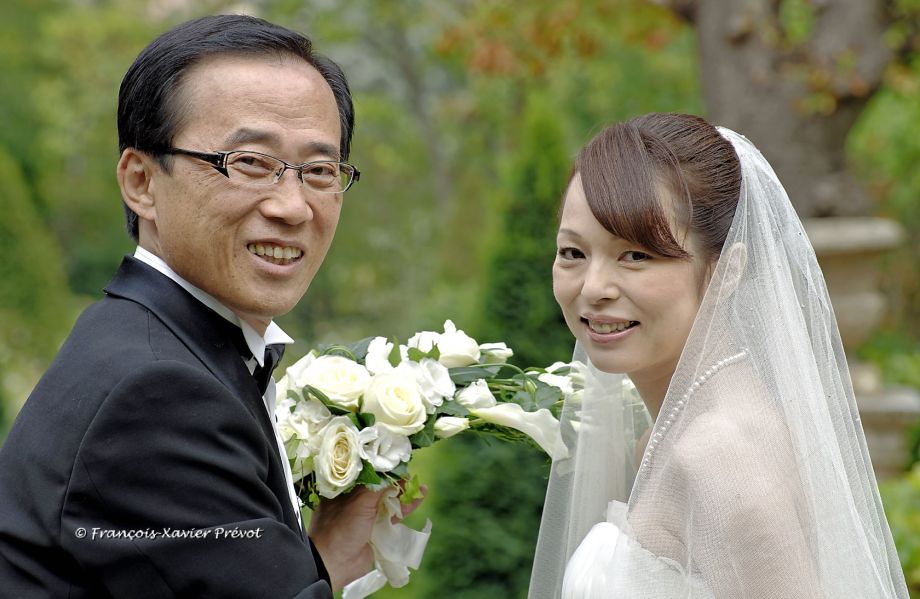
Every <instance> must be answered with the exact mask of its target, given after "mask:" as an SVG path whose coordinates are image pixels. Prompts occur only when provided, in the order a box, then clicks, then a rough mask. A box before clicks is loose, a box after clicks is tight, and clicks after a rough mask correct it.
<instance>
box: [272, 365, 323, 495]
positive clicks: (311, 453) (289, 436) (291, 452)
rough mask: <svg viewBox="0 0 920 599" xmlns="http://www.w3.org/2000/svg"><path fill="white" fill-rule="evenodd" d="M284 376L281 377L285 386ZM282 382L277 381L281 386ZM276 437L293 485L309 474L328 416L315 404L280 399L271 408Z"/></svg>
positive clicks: (303, 400)
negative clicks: (288, 463) (289, 463)
mask: <svg viewBox="0 0 920 599" xmlns="http://www.w3.org/2000/svg"><path fill="white" fill-rule="evenodd" d="M285 378H286V377H284V378H282V381H283V384H285V385H286V384H287V381H286V380H285ZM282 381H279V383H281V382H282ZM275 416H276V419H277V421H278V434H279V435H280V436H281V440H282V442H283V443H284V449H285V452H286V453H287V457H288V458H289V459H290V460H292V464H291V473H292V474H293V476H294V482H297V481H298V480H300V479H301V478H303V477H304V476H306V475H308V474H310V473H311V472H313V458H314V457H315V456H316V454H317V453H319V450H320V444H321V443H322V440H323V429H324V428H325V427H326V425H327V424H329V421H330V420H332V413H331V412H330V411H329V409H328V408H326V406H324V405H323V404H322V403H320V402H319V401H317V400H315V399H313V398H310V399H297V400H295V399H292V398H288V397H286V396H285V397H281V399H279V401H278V403H277V405H276V406H275Z"/></svg>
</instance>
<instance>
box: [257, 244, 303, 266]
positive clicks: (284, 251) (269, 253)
mask: <svg viewBox="0 0 920 599" xmlns="http://www.w3.org/2000/svg"><path fill="white" fill-rule="evenodd" d="M246 249H248V250H249V251H250V253H252V254H255V255H256V256H259V257H260V258H262V259H263V260H267V261H268V262H271V263H272V264H290V263H291V262H293V261H294V260H297V259H298V258H300V257H301V256H302V255H303V251H302V250H301V249H300V248H295V247H288V246H284V247H282V246H280V245H271V244H262V243H250V244H249V245H247V246H246Z"/></svg>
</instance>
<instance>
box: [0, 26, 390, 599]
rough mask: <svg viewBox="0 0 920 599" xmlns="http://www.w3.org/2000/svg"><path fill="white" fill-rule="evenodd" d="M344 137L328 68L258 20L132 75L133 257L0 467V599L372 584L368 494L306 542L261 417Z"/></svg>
mask: <svg viewBox="0 0 920 599" xmlns="http://www.w3.org/2000/svg"><path fill="white" fill-rule="evenodd" d="M353 122H354V119H353V110H352V103H351V97H350V94H349V90H348V85H347V83H346V81H345V77H344V75H343V74H342V72H341V70H340V69H339V68H338V67H337V66H336V65H335V64H334V63H332V62H330V61H328V60H327V59H325V58H322V57H320V56H318V55H316V54H314V53H313V52H312V50H311V47H310V42H309V40H307V39H306V38H304V37H302V36H300V35H299V34H296V33H294V32H292V31H289V30H287V29H284V28H282V27H278V26H276V25H273V24H270V23H267V22H265V21H262V20H259V19H254V18H251V17H244V16H219V17H207V18H204V19H199V20H196V21H192V22H189V23H185V24H183V25H180V26H179V27H176V28H175V29H173V30H171V31H169V32H167V33H165V34H163V35H162V36H160V37H159V38H158V39H157V40H155V41H154V42H153V43H152V44H151V45H150V46H148V47H147V48H146V49H145V50H144V51H143V52H141V54H140V55H139V56H138V58H137V59H136V61H135V62H134V64H133V65H132V66H131V68H130V69H129V70H128V72H127V74H126V75H125V78H124V80H123V82H122V86H121V90H120V94H119V106H118V133H119V144H120V149H121V152H122V153H121V159H120V160H119V162H118V168H117V176H118V182H119V185H120V187H121V192H122V198H123V200H124V205H125V208H126V214H127V217H128V228H129V231H130V232H131V233H132V235H133V236H134V237H135V239H136V240H137V241H138V248H137V251H136V253H135V255H134V256H133V257H126V258H125V260H124V261H123V262H122V265H121V268H120V269H119V271H118V273H117V275H116V276H115V279H114V280H113V281H112V282H111V283H110V284H109V285H108V286H107V287H106V290H105V291H106V297H105V298H104V299H103V300H101V301H100V302H98V303H96V304H94V305H93V306H91V307H90V308H89V309H87V310H86V312H85V313H84V314H83V315H82V316H81V317H80V319H79V321H78V322H77V324H76V326H75V327H74V330H73V332H72V333H71V335H70V337H69V338H68V340H67V341H66V342H65V344H64V345H63V347H62V348H61V351H60V353H59V354H58V356H57V358H56V359H55V361H54V363H53V364H52V365H51V367H50V368H49V370H48V372H47V373H46V374H45V376H44V377H43V378H42V380H41V381H40V382H39V384H38V385H37V386H36V388H35V390H34V392H33V393H32V395H31V396H30V398H29V399H28V401H27V402H26V404H25V406H24V407H23V409H22V411H21V413H20V414H19V416H18V418H17V420H16V422H15V424H14V425H13V429H12V430H11V431H10V434H9V437H8V439H7V441H6V443H5V445H4V447H3V448H2V450H0V595H2V596H4V597H17V598H23V597H39V596H41V597H47V596H52V597H70V598H72V599H73V598H79V597H105V596H112V597H170V596H185V597H295V596H296V597H303V598H307V597H310V598H313V597H331V596H332V589H340V588H342V586H343V585H344V584H346V583H347V582H348V581H350V580H353V579H355V578H357V577H358V576H360V575H362V574H364V573H365V572H367V570H368V569H369V568H370V565H371V561H372V554H371V550H370V547H369V545H368V539H369V536H370V531H371V528H372V525H373V521H374V519H375V517H376V510H377V500H378V496H377V495H375V494H373V493H370V492H368V491H363V492H358V493H354V494H352V495H350V496H348V497H344V498H341V500H339V499H337V500H334V501H332V502H329V503H328V504H327V505H325V506H323V507H321V508H320V509H319V510H318V511H317V513H316V514H314V516H313V518H312V521H311V526H310V535H309V537H307V535H305V534H304V531H303V526H302V524H301V523H300V520H299V518H300V515H299V510H298V509H297V507H296V497H295V496H294V494H293V489H292V484H291V478H290V470H289V468H288V467H287V461H286V460H285V459H283V458H282V454H283V447H281V443H280V439H279V438H278V434H277V430H276V428H275V422H274V418H273V417H270V414H271V413H272V410H273V404H274V399H275V398H274V382H273V381H271V380H269V374H270V369H271V367H272V365H271V362H272V361H273V358H275V357H276V356H277V353H278V352H277V351H275V344H279V343H280V344H284V343H289V342H291V339H290V338H289V337H288V336H287V335H285V334H284V333H283V332H282V331H281V329H280V328H279V327H278V326H277V325H276V324H274V323H273V322H272V319H273V318H274V317H276V316H278V315H280V314H284V313H286V312H288V311H289V310H290V309H291V308H292V307H293V306H294V305H295V304H296V303H297V302H298V301H299V300H300V298H301V297H302V296H303V294H304V293H305V292H306V290H307V287H308V286H309V284H310V281H311V280H312V278H313V276H314V275H315V274H316V271H317V269H318V268H319V266H320V264H321V263H322V261H323V258H324V257H325V255H326V250H327V249H328V247H329V244H330V242H331V240H332V236H333V233H334V232H335V227H336V223H337V221H338V218H339V210H340V208H341V203H342V199H343V194H344V192H345V191H346V190H347V188H348V187H349V186H350V185H351V184H352V183H353V182H354V181H355V180H357V178H358V176H359V173H358V172H357V170H356V169H354V167H352V166H350V165H348V164H346V163H344V162H343V161H344V160H346V159H347V157H348V152H349V145H350V141H351V133H352V127H353ZM275 157H277V158H275ZM267 346H269V351H266V347H267Z"/></svg>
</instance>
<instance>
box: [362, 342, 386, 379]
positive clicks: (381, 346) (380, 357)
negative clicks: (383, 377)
mask: <svg viewBox="0 0 920 599" xmlns="http://www.w3.org/2000/svg"><path fill="white" fill-rule="evenodd" d="M392 351H393V344H392V343H390V342H389V341H387V339H386V337H374V339H373V341H371V343H370V345H368V346H367V357H365V359H364V365H365V366H367V369H368V371H369V372H370V373H371V374H379V373H381V372H389V371H391V370H393V365H392V364H390V352H392Z"/></svg>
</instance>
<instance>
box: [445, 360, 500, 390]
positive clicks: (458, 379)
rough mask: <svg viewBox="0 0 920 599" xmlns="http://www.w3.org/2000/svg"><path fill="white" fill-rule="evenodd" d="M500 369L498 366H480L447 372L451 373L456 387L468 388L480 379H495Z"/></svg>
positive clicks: (452, 369)
mask: <svg viewBox="0 0 920 599" xmlns="http://www.w3.org/2000/svg"><path fill="white" fill-rule="evenodd" d="M500 368H501V367H500V366H499V365H498V364H489V365H485V364H479V365H475V366H461V367H459V368H449V369H448V371H447V372H448V373H450V380H452V381H453V382H454V384H455V385H457V386H458V387H466V386H467V385H469V384H471V383H474V382H476V381H478V380H479V379H490V378H494V377H495V375H496V374H497V373H498V371H499V370H500Z"/></svg>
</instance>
